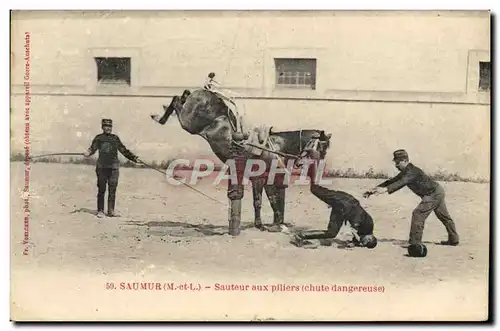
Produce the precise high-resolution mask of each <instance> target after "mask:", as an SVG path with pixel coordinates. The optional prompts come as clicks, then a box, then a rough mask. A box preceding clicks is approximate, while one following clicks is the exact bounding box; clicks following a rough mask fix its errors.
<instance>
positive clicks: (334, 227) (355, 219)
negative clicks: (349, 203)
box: [300, 208, 373, 239]
mask: <svg viewBox="0 0 500 331" xmlns="http://www.w3.org/2000/svg"><path fill="white" fill-rule="evenodd" d="M346 222H349V223H350V224H351V226H352V228H354V229H356V230H357V229H359V228H360V227H361V226H363V225H364V227H367V226H366V225H367V224H363V222H366V221H365V220H363V219H362V213H361V209H360V208H359V209H358V208H353V209H352V210H350V211H348V212H345V211H342V210H335V209H334V208H332V211H331V212H330V221H329V222H328V227H327V230H326V231H318V230H309V231H303V232H301V234H300V236H301V237H302V238H303V239H331V238H335V237H337V235H338V234H339V231H340V229H341V228H342V225H343V224H344V223H346ZM368 228H369V230H368V231H366V232H370V233H366V234H372V233H373V224H370V225H369V226H368ZM370 230H371V231H370ZM361 234H362V235H365V233H361Z"/></svg>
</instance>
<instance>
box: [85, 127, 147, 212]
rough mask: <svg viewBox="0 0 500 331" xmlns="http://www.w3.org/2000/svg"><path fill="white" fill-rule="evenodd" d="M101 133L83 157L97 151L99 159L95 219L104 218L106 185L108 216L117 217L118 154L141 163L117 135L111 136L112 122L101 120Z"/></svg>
mask: <svg viewBox="0 0 500 331" xmlns="http://www.w3.org/2000/svg"><path fill="white" fill-rule="evenodd" d="M101 125H102V131H103V132H102V133H101V134H98V135H97V136H95V138H94V140H93V141H92V145H91V146H90V148H89V149H88V150H87V152H86V153H84V155H85V156H86V157H89V156H91V155H93V154H94V153H95V152H96V151H97V150H99V158H98V159H97V165H96V174H97V188H98V193H97V217H99V218H102V217H104V195H105V193H106V185H108V187H109V191H108V216H109V217H118V216H119V215H118V214H117V213H116V212H115V197H116V187H117V186H118V177H119V168H120V162H119V160H118V153H117V151H120V153H122V154H123V156H125V157H126V158H127V159H129V160H130V161H133V162H135V163H139V162H141V161H140V159H139V157H137V156H135V155H134V154H133V153H132V152H130V151H129V150H128V149H127V148H126V147H125V146H124V145H123V144H122V142H121V141H120V138H118V136H117V135H115V134H112V133H111V132H112V129H113V121H112V120H110V119H103V120H102V122H101Z"/></svg>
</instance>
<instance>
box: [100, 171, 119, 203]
mask: <svg viewBox="0 0 500 331" xmlns="http://www.w3.org/2000/svg"><path fill="white" fill-rule="evenodd" d="M96 174H97V190H98V191H97V211H98V212H100V211H102V212H104V195H105V194H106V186H108V188H109V190H108V212H112V211H114V210H115V198H116V187H117V186H118V178H119V176H120V171H119V169H111V168H96Z"/></svg>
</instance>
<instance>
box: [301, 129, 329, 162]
mask: <svg viewBox="0 0 500 331" xmlns="http://www.w3.org/2000/svg"><path fill="white" fill-rule="evenodd" d="M331 137H332V135H331V134H325V131H319V132H317V133H316V134H315V135H313V136H312V137H311V140H309V142H308V143H307V145H306V146H305V148H304V149H303V150H302V152H301V154H300V157H299V159H298V160H297V161H296V166H302V165H303V164H304V162H303V161H304V159H312V160H316V161H318V160H323V159H324V158H325V156H326V153H327V151H328V149H329V148H330V138H331Z"/></svg>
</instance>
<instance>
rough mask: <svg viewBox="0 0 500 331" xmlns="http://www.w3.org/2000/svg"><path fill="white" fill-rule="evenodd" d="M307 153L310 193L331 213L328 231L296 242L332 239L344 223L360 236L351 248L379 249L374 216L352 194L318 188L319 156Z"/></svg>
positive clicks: (306, 234)
mask: <svg viewBox="0 0 500 331" xmlns="http://www.w3.org/2000/svg"><path fill="white" fill-rule="evenodd" d="M307 154H308V157H309V158H310V159H311V161H312V162H310V163H311V164H310V165H309V169H308V172H307V175H308V177H309V178H310V183H311V184H310V189H311V193H312V194H314V196H316V197H317V198H318V199H320V200H321V201H323V202H325V203H326V204H328V205H329V206H330V207H331V209H332V211H331V213H330V221H329V222H328V227H327V230H326V231H318V230H309V231H303V232H300V233H299V234H297V235H296V236H295V240H296V241H298V242H299V243H300V242H303V241H305V240H311V239H333V238H335V237H336V236H337V234H338V233H339V231H340V228H341V227H342V225H343V224H344V222H345V223H347V222H349V223H350V225H351V227H352V228H353V229H354V230H356V232H357V236H359V240H358V238H356V236H355V237H354V239H353V242H352V243H350V244H349V246H354V245H355V246H359V247H367V248H375V246H377V238H375V236H374V235H373V219H372V217H371V216H370V215H369V214H368V213H367V212H366V210H364V209H363V207H361V205H360V203H359V201H358V200H357V199H356V198H354V197H353V196H352V195H350V194H348V193H346V192H342V191H335V190H329V189H327V188H325V187H322V186H320V185H317V184H316V180H317V176H316V173H317V163H318V160H319V153H318V152H317V151H315V150H310V151H308V153H307Z"/></svg>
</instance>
